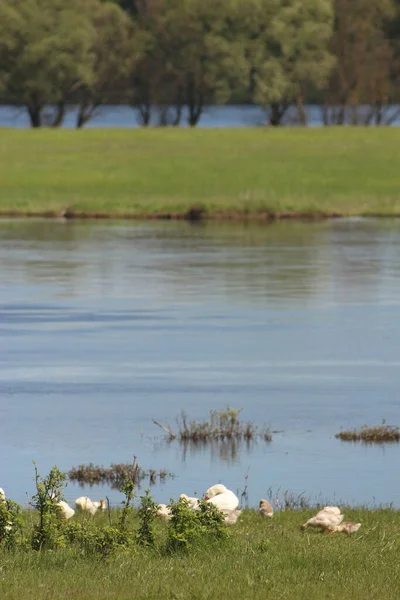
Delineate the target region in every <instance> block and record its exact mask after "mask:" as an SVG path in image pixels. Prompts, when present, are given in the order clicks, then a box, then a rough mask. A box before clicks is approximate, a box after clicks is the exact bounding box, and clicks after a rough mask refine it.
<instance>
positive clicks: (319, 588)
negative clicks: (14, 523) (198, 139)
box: [0, 509, 400, 600]
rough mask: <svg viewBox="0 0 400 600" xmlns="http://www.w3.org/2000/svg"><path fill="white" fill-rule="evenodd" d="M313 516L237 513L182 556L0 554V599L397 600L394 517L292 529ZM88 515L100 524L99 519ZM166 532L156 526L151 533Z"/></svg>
mask: <svg viewBox="0 0 400 600" xmlns="http://www.w3.org/2000/svg"><path fill="white" fill-rule="evenodd" d="M314 512H315V510H314V511H313V510H307V511H290V510H288V511H284V512H282V513H276V514H275V515H274V517H273V519H262V518H261V517H260V516H259V515H258V514H257V513H256V512H255V511H245V512H244V513H243V515H242V517H241V519H240V520H239V522H238V523H237V524H236V525H235V526H233V527H231V528H230V530H229V531H230V533H231V536H230V538H229V540H228V541H226V542H224V543H223V545H222V546H209V547H207V546H203V547H200V548H197V549H195V550H193V551H192V553H190V554H189V555H187V556H181V555H179V554H174V555H170V556H169V555H166V554H164V553H163V552H162V551H158V550H144V549H141V548H139V547H135V548H132V549H129V550H121V551H118V552H116V553H115V554H113V555H111V556H110V557H108V558H107V559H106V560H105V559H101V558H99V557H93V556H92V557H90V556H84V555H82V553H81V552H80V551H79V552H78V551H76V550H74V549H72V548H70V549H62V550H58V551H55V552H47V553H46V552H43V553H40V552H34V551H32V550H26V551H21V550H19V551H16V552H15V553H12V552H11V553H10V552H3V551H2V550H0V572H1V577H0V597H1V598H2V600H31V599H32V600H45V599H46V600H47V599H49V598H51V599H52V600H61V599H64V598H68V599H69V600H103V599H107V600H111V599H113V600H114V599H115V600H125V599H128V598H129V599H131V598H135V599H142V598H143V599H145V598H146V599H154V600H156V599H157V600H158V599H160V598H163V599H164V600H167V599H168V600H169V599H182V600H183V599H185V600H188V599H189V600H190V599H193V600H194V599H197V600H200V599H201V600H203V599H211V598H219V599H221V600H224V599H229V600H231V599H232V598H241V599H242V600H247V599H249V600H250V599H252V600H264V599H265V598H271V599H274V600H276V599H277V598H287V599H288V600H292V599H294V598H296V600H302V599H305V600H314V599H315V600H320V599H321V598H334V599H336V600H339V599H340V600H342V599H343V600H344V599H346V600H347V599H352V600H358V599H360V600H361V599H363V600H369V599H371V600H372V599H375V598H385V600H391V599H393V600H394V599H397V598H398V594H399V589H400V570H399V568H398V564H399V560H400V543H399V540H400V519H399V513H398V511H394V510H390V509H377V510H366V509H344V512H345V518H346V519H351V520H356V521H361V523H362V527H361V529H360V531H359V532H357V533H356V534H354V535H352V536H350V537H349V536H346V535H344V534H335V535H332V536H331V535H327V534H321V533H318V532H316V531H312V530H310V531H309V532H308V531H307V532H305V533H303V532H301V531H300V529H299V527H300V524H301V523H303V522H304V521H305V520H306V519H307V518H308V517H309V516H311V514H313V513H314ZM29 518H30V517H29V516H28V517H27V520H28V521H29ZM74 518H76V517H74ZM94 518H95V520H98V522H99V524H100V523H102V522H104V524H106V523H107V515H96V516H95V517H94ZM133 518H134V519H135V517H133ZM134 523H135V521H134V522H133V524H134ZM166 527H167V526H166V524H165V523H162V522H160V523H158V524H157V529H158V537H160V536H161V537H162V534H163V531H165V530H166Z"/></svg>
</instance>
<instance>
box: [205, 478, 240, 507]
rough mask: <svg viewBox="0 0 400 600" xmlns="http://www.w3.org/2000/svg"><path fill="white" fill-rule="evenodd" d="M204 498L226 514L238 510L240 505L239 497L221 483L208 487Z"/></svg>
mask: <svg viewBox="0 0 400 600" xmlns="http://www.w3.org/2000/svg"><path fill="white" fill-rule="evenodd" d="M204 500H206V502H211V503H212V504H214V505H215V506H216V507H217V508H219V510H220V511H221V512H223V513H224V514H226V513H229V512H231V511H232V510H236V509H237V507H238V506H239V499H238V497H237V496H236V495H235V494H234V493H233V492H232V491H231V490H228V488H226V487H225V486H224V485H222V484H221V483H218V484H217V485H213V486H212V487H210V488H208V490H207V491H206V493H205V495H204Z"/></svg>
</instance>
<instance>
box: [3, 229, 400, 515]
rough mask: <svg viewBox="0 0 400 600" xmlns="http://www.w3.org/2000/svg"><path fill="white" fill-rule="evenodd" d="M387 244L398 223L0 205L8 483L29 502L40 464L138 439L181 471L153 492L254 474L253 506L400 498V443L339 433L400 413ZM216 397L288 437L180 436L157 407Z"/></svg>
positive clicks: (108, 450)
mask: <svg viewBox="0 0 400 600" xmlns="http://www.w3.org/2000/svg"><path fill="white" fill-rule="evenodd" d="M399 256H400V223H399V222H398V221H390V220H387V221H386V220H381V221H374V220H363V219H349V220H344V221H328V222H323V223H313V224H307V223H277V224H273V225H262V226H261V225H252V226H247V225H238V224H228V225H204V226H191V225H189V224H185V223H121V222H112V223H104V222H101V223H100V222H93V223H90V222H78V221H69V222H64V221H62V220H59V221H57V220H55V221H50V220H48V221H43V220H30V221H26V220H25V221H7V220H3V221H0V264H1V269H0V335H1V337H0V340H1V341H0V345H1V351H0V456H1V457H2V460H1V462H0V487H3V488H4V489H5V490H6V492H7V493H8V494H9V495H10V496H11V497H14V499H15V500H17V501H20V502H24V500H25V492H28V493H29V494H32V492H33V467H32V462H31V461H32V460H36V461H37V463H38V466H39V470H40V471H41V472H42V473H43V474H45V473H46V472H47V471H48V469H49V468H50V467H51V466H52V465H53V464H57V465H58V466H59V467H60V468H61V469H65V470H67V469H69V468H70V467H72V466H75V465H78V464H81V463H88V462H90V461H93V462H94V463H98V464H104V465H109V464H110V463H111V462H127V461H130V460H131V459H132V457H133V456H134V455H135V456H137V457H138V460H139V462H140V464H141V465H142V466H144V467H152V468H166V469H167V470H168V471H170V472H173V473H175V474H176V475H177V477H176V478H175V479H171V480H168V481H167V482H166V483H165V484H164V485H163V486H157V487H155V488H154V489H153V493H154V495H155V497H156V499H157V500H158V501H164V502H165V501H168V500H169V498H170V496H171V495H175V496H176V495H178V494H179V493H181V492H186V493H188V494H194V493H197V494H201V493H203V492H204V490H205V489H206V488H207V487H209V486H210V485H212V484H214V483H216V482H218V481H222V482H223V483H225V484H226V485H228V486H229V487H231V488H232V489H234V490H239V491H240V490H243V488H244V485H245V475H246V473H248V491H249V499H250V504H252V505H254V504H256V503H257V502H258V500H259V498H260V497H262V496H266V495H267V494H268V491H269V490H270V489H271V490H272V491H273V492H274V493H276V492H278V490H280V493H282V492H283V491H284V490H286V489H287V490H290V491H291V492H293V493H294V494H301V493H302V492H304V493H305V496H306V497H311V498H312V499H314V500H315V499H320V500H329V501H331V502H339V501H345V502H349V503H367V504H373V503H390V502H393V503H394V504H395V505H396V506H400V479H399V477H398V476H397V473H398V465H399V460H400V446H398V445H394V446H380V447H363V446H360V445H351V444H350V445H349V444H345V443H343V442H340V441H339V440H337V439H335V437H334V435H335V433H337V432H338V431H339V430H340V429H341V428H342V427H345V428H352V427H359V426H360V425H363V424H370V425H375V424H379V423H380V422H381V421H382V419H386V420H387V422H388V423H390V424H399V420H400V419H399V415H400V410H399V403H400V344H399V340H400V261H399ZM226 405H230V406H233V407H235V408H243V412H242V418H243V419H244V420H251V421H254V422H256V423H258V424H259V425H260V426H263V425H266V426H270V427H271V428H272V429H273V430H278V431H280V433H276V434H274V437H273V441H272V443H271V444H265V443H259V444H258V445H254V446H252V447H250V448H239V449H237V451H236V452H235V449H234V448H230V447H224V448H220V447H213V448H211V449H207V448H205V449H202V450H196V449H188V450H187V451H186V452H183V450H182V448H180V446H179V444H178V443H177V442H174V443H172V444H169V445H168V444H166V443H165V441H164V440H163V434H162V431H161V430H159V429H158V428H157V427H156V426H155V425H154V424H153V423H152V419H153V418H156V419H158V420H159V421H161V422H163V423H165V422H167V421H170V423H171V424H172V425H173V426H175V421H174V418H175V416H176V415H177V414H179V413H180V411H181V410H182V409H184V410H185V411H186V413H187V415H188V416H189V417H190V418H193V419H205V418H207V416H208V412H209V410H210V409H221V408H223V407H225V406H226ZM88 493H89V494H90V495H92V496H94V497H99V496H100V495H102V494H103V493H107V494H108V495H109V496H110V499H111V501H112V502H113V503H116V502H119V501H120V499H121V496H120V494H119V493H118V492H115V491H110V490H108V489H102V490H101V489H100V490H99V489H95V490H89V491H88ZM80 494H81V490H80V489H79V488H77V487H76V486H73V485H69V486H68V487H67V490H66V497H67V498H68V499H69V500H71V501H72V500H73V499H74V498H75V497H76V496H77V495H80Z"/></svg>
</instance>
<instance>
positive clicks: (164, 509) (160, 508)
mask: <svg viewBox="0 0 400 600" xmlns="http://www.w3.org/2000/svg"><path fill="white" fill-rule="evenodd" d="M156 516H157V517H159V518H160V519H165V520H166V521H169V520H170V518H171V517H172V514H171V509H170V508H168V506H167V505H166V504H157V511H156Z"/></svg>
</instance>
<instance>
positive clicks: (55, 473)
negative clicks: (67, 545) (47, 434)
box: [31, 463, 66, 550]
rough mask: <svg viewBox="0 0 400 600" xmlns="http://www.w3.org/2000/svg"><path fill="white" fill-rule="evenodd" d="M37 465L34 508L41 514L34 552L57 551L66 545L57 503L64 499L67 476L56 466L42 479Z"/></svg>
mask: <svg viewBox="0 0 400 600" xmlns="http://www.w3.org/2000/svg"><path fill="white" fill-rule="evenodd" d="M34 465H35V482H36V494H35V495H34V496H33V498H32V502H31V504H32V506H33V507H34V508H36V509H37V510H38V512H39V523H38V524H37V525H35V527H34V528H33V532H32V548H33V549H34V550H43V549H47V550H48V549H55V548H57V547H59V546H62V545H63V544H64V538H63V533H62V521H61V519H60V518H59V507H58V506H57V502H59V501H60V500H62V499H63V496H62V492H63V486H64V483H65V479H66V477H65V475H64V473H61V471H60V470H59V469H58V468H57V467H56V466H54V467H53V468H52V469H51V471H50V473H49V474H48V475H47V477H44V478H42V477H41V475H40V474H39V473H38V470H37V467H36V464H35V463H34Z"/></svg>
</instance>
